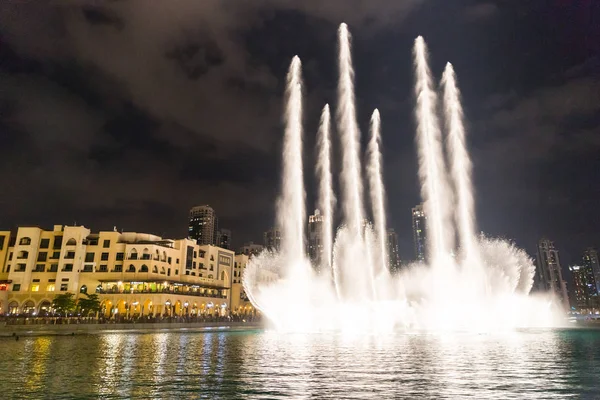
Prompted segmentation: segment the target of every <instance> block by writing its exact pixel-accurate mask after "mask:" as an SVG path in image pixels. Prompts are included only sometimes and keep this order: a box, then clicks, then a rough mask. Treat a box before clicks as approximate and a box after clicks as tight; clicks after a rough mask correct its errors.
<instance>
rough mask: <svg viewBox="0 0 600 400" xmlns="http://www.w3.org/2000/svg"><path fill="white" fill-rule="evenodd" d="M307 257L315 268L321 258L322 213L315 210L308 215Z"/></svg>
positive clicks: (319, 263)
mask: <svg viewBox="0 0 600 400" xmlns="http://www.w3.org/2000/svg"><path fill="white" fill-rule="evenodd" d="M307 245H308V259H309V260H310V262H311V263H312V265H313V266H314V267H315V268H318V267H319V266H320V265H321V260H322V258H323V215H321V212H320V211H319V210H315V213H314V214H313V215H310V216H309V217H308V242H307Z"/></svg>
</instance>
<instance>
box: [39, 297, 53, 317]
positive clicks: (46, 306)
mask: <svg viewBox="0 0 600 400" xmlns="http://www.w3.org/2000/svg"><path fill="white" fill-rule="evenodd" d="M51 311H52V303H50V302H49V301H48V300H44V301H42V302H41V303H40V306H39V311H38V314H40V315H48V313H50V312H51Z"/></svg>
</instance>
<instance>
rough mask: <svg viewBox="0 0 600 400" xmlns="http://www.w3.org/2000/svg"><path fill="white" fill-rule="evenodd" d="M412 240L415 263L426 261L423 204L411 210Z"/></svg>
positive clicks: (425, 226) (425, 217)
mask: <svg viewBox="0 0 600 400" xmlns="http://www.w3.org/2000/svg"><path fill="white" fill-rule="evenodd" d="M412 228H413V239H414V242H415V257H416V259H417V261H420V262H425V261H426V260H427V216H426V215H425V211H424V210H423V204H419V205H417V206H415V207H414V208H413V209H412Z"/></svg>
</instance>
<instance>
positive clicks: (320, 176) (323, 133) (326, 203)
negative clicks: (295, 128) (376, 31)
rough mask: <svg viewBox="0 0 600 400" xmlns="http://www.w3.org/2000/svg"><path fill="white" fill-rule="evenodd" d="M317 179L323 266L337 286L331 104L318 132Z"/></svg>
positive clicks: (327, 105)
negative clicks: (334, 269) (334, 251)
mask: <svg viewBox="0 0 600 400" xmlns="http://www.w3.org/2000/svg"><path fill="white" fill-rule="evenodd" d="M316 172H317V180H318V182H319V195H318V200H317V208H318V209H319V210H320V211H321V213H322V216H323V221H322V223H321V243H322V246H323V250H322V254H323V256H322V257H321V268H322V269H323V270H324V271H326V273H331V274H332V277H333V280H334V283H335V285H336V292H339V289H338V288H337V283H336V282H337V279H336V275H337V274H336V273H335V271H332V259H331V257H332V245H333V207H334V205H335V195H334V193H333V178H332V174H331V114H330V112H329V104H325V107H323V111H322V112H321V120H320V123H319V132H318V134H317V168H316Z"/></svg>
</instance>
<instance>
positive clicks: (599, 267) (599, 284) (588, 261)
mask: <svg viewBox="0 0 600 400" xmlns="http://www.w3.org/2000/svg"><path fill="white" fill-rule="evenodd" d="M583 265H584V266H586V267H589V268H590V269H591V270H592V273H593V274H594V280H595V281H596V290H597V291H598V294H600V262H599V261H598V252H597V251H596V249H593V248H591V247H588V248H587V249H586V250H585V251H584V252H583Z"/></svg>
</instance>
